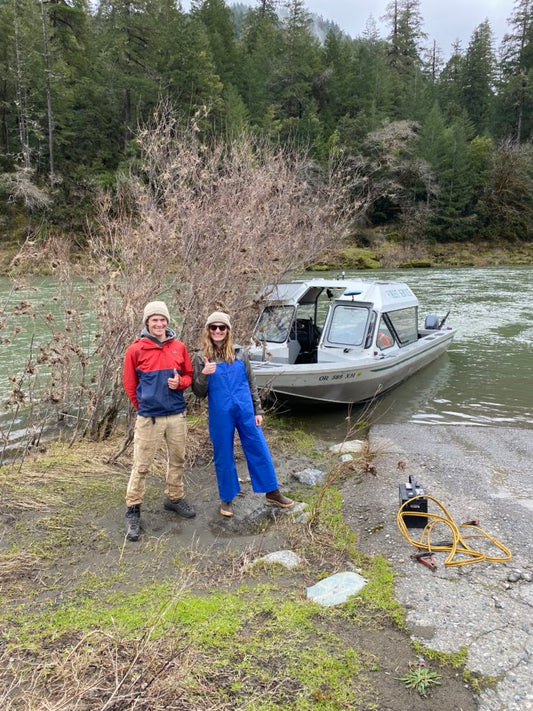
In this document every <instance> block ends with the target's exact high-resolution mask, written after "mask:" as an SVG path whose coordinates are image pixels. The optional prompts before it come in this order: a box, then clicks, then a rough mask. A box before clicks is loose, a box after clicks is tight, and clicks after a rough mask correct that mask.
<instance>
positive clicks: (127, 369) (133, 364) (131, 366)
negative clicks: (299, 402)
mask: <svg viewBox="0 0 533 711" xmlns="http://www.w3.org/2000/svg"><path fill="white" fill-rule="evenodd" d="M138 382H139V378H138V377H137V349H136V348H135V344H132V345H131V346H130V347H129V348H128V350H127V351H126V357H125V358H124V371H123V373H122V383H123V385H124V390H125V391H126V394H127V395H128V397H129V399H130V400H131V404H132V405H133V407H134V408H135V409H136V410H138V409H139V403H138V402H137V383H138Z"/></svg>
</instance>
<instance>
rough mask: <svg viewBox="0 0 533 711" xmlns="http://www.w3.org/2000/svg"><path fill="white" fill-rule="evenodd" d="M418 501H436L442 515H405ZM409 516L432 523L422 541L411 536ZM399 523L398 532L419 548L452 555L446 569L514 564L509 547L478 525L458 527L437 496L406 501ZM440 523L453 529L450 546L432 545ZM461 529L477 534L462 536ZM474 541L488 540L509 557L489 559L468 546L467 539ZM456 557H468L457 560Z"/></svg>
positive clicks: (446, 561)
mask: <svg viewBox="0 0 533 711" xmlns="http://www.w3.org/2000/svg"><path fill="white" fill-rule="evenodd" d="M416 499H427V500H428V501H433V503H434V504H436V505H437V506H438V507H439V508H440V510H441V511H442V515H441V514H438V513H437V514H435V513H425V512H423V511H405V510H404V509H405V507H406V506H407V504H410V503H411V502H412V501H416ZM409 516H418V517H426V518H427V519H428V523H427V524H426V526H425V528H424V529H423V530H422V533H421V535H420V539H419V540H418V541H417V540H415V539H414V538H412V537H411V535H410V534H409V531H408V530H407V526H406V524H405V519H406V518H407V517H409ZM396 523H397V524H398V528H399V529H400V533H401V534H402V535H403V537H404V538H405V539H407V541H409V543H411V544H412V545H414V546H416V547H417V548H419V549H422V550H426V551H428V552H429V553H438V552H448V555H447V557H446V560H445V561H444V565H448V566H453V565H469V564H470V563H480V562H481V561H483V560H486V561H490V562H492V563H503V562H505V561H506V560H511V557H512V554H511V551H510V550H509V549H508V548H507V546H504V545H503V543H500V541H497V540H496V539H495V538H493V537H492V536H491V535H489V534H488V533H487V532H486V531H484V530H483V529H482V528H480V527H479V526H477V525H476V524H474V523H462V524H461V525H460V526H457V524H456V523H455V522H454V520H453V519H452V517H451V516H450V514H449V513H448V511H447V510H446V508H445V507H444V506H443V505H442V504H441V502H440V501H438V500H437V499H435V498H433V496H428V495H427V494H421V495H420V496H413V497H412V498H410V499H408V500H407V501H405V502H404V503H403V504H402V505H401V506H400V509H399V511H398V514H397V516H396ZM439 523H443V524H445V525H446V526H448V528H449V529H450V531H451V542H450V544H448V541H446V543H445V544H442V543H441V544H440V545H439V544H434V545H432V543H431V534H432V532H433V529H434V527H435V526H436V525H437V524H439ZM460 528H469V529H473V530H474V531H476V533H471V534H469V535H461V533H460V531H459V529H460ZM470 538H485V539H487V540H489V541H490V542H491V543H492V544H493V545H494V546H496V548H499V549H500V550H501V551H502V552H503V553H505V556H504V557H500V558H497V557H494V556H489V555H487V554H486V553H482V552H481V551H476V550H474V549H473V548H471V547H470V546H469V545H468V544H467V543H466V539H470ZM456 556H467V557H466V558H461V559H458V560H455V558H456Z"/></svg>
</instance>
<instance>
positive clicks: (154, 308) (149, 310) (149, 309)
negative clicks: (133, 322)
mask: <svg viewBox="0 0 533 711" xmlns="http://www.w3.org/2000/svg"><path fill="white" fill-rule="evenodd" d="M150 316H164V317H165V318H166V320H167V323H170V314H169V312H168V308H167V305H166V304H165V302H164V301H150V303H149V304H146V306H145V307H144V312H143V323H144V325H145V326H146V322H147V321H148V319H149V318H150Z"/></svg>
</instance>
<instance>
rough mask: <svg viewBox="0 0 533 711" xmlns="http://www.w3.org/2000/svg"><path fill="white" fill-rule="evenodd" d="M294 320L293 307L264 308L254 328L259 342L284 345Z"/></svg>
mask: <svg viewBox="0 0 533 711" xmlns="http://www.w3.org/2000/svg"><path fill="white" fill-rule="evenodd" d="M293 318H294V306H266V307H265V308H264V309H263V312H262V313H261V316H259V320H258V322H257V324H256V326H255V328H254V336H255V337H256V338H258V339H259V340H260V341H270V342H271V343H284V342H285V341H286V340H287V338H288V337H289V328H290V327H291V324H292V321H293Z"/></svg>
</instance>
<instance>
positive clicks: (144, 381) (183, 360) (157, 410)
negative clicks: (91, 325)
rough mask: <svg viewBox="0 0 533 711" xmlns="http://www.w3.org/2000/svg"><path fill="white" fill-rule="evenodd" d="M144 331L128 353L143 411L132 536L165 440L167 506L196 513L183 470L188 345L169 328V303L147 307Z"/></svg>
mask: <svg viewBox="0 0 533 711" xmlns="http://www.w3.org/2000/svg"><path fill="white" fill-rule="evenodd" d="M143 323H144V328H143V330H142V332H141V335H140V337H139V339H138V340H136V341H135V342H134V343H132V345H131V346H130V347H129V348H128V349H127V351H126V357H125V360H124V374H123V382H124V389H125V390H126V393H127V394H128V397H129V399H130V400H131V403H132V405H133V407H134V408H135V409H136V410H137V420H136V422H135V432H134V439H133V466H132V470H131V475H130V479H129V482H128V488H127V492H126V506H127V511H126V537H127V539H128V540H130V541H136V540H138V538H139V535H140V518H141V503H142V500H143V497H144V492H145V488H146V475H147V474H148V473H149V471H150V469H151V467H152V464H153V461H154V458H155V455H156V452H157V450H158V448H159V446H160V445H161V442H162V440H163V439H164V440H165V442H166V446H167V452H168V466H167V474H166V488H165V501H164V507H165V509H167V510H169V511H175V512H176V513H177V514H179V515H180V516H183V517H184V518H193V517H194V516H195V515H196V513H195V511H194V509H193V508H192V506H190V505H189V504H188V503H187V501H186V500H185V498H184V486H183V469H184V466H185V442H186V437H187V423H186V419H185V411H186V402H185V398H184V397H183V391H184V390H185V389H186V388H188V387H189V386H190V385H191V383H192V373H193V369H192V364H191V359H190V357H189V353H188V352H187V348H186V347H185V345H184V344H183V343H182V342H181V341H179V340H178V339H177V338H176V334H175V332H174V331H173V330H172V329H170V328H169V323H170V314H169V311H168V308H167V305H166V304H165V303H164V302H163V301H151V302H150V303H148V304H146V306H145V308H144V313H143Z"/></svg>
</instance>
